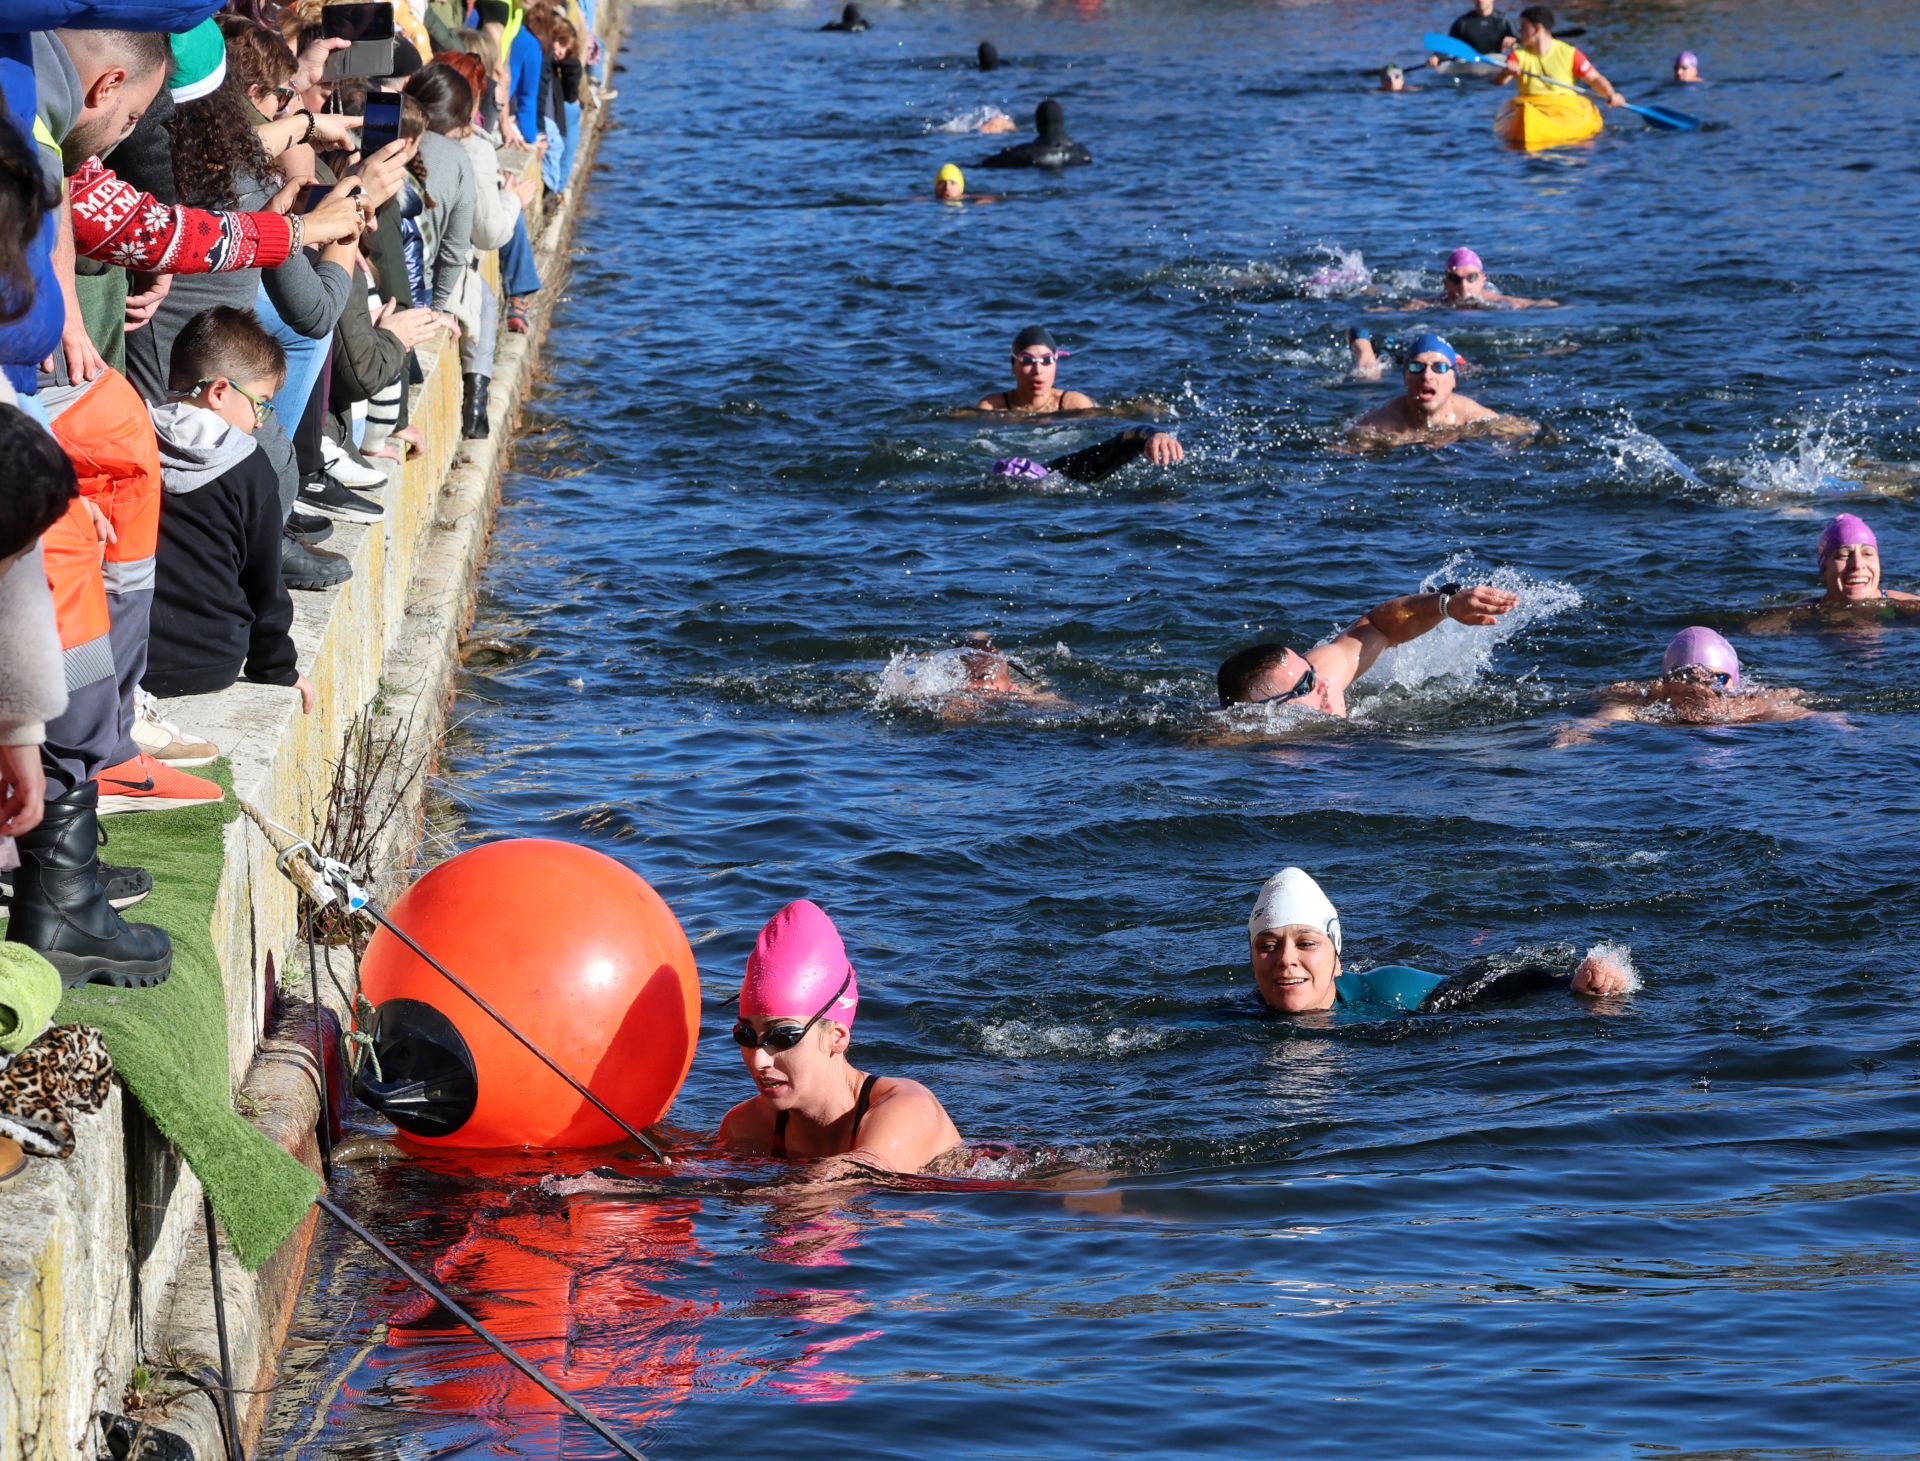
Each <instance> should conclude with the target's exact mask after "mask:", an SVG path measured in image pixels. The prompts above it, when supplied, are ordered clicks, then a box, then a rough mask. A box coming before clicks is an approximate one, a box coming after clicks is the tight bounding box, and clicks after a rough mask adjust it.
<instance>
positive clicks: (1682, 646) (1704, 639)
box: [1660, 624, 1740, 690]
mask: <svg viewBox="0 0 1920 1461" xmlns="http://www.w3.org/2000/svg"><path fill="white" fill-rule="evenodd" d="M1694 666H1698V667H1699V668H1700V669H1703V670H1711V671H1713V672H1714V673H1715V674H1716V675H1725V676H1726V677H1727V688H1728V689H1729V690H1738V689H1739V688H1740V656H1739V655H1737V654H1735V653H1734V650H1733V646H1732V645H1731V644H1728V643H1727V641H1726V640H1724V639H1722V638H1721V637H1720V636H1719V635H1718V634H1716V633H1714V632H1713V630H1711V629H1703V628H1701V627H1700V626H1699V625H1698V624H1695V625H1693V626H1692V627H1690V628H1687V629H1682V630H1681V631H1680V632H1679V633H1678V634H1676V635H1674V636H1673V641H1672V643H1670V644H1668V645H1667V653H1666V655H1665V657H1664V658H1663V659H1661V661H1660V673H1661V674H1663V675H1671V674H1673V673H1674V672H1675V671H1676V670H1684V669H1688V668H1691V667H1694Z"/></svg>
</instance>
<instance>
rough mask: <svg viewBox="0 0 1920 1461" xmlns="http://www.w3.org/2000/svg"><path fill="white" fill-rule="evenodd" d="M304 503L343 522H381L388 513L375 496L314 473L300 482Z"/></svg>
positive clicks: (301, 497)
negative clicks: (363, 494) (356, 490)
mask: <svg viewBox="0 0 1920 1461" xmlns="http://www.w3.org/2000/svg"><path fill="white" fill-rule="evenodd" d="M300 505H301V506H302V507H304V508H306V509H308V510H309V511H310V512H317V513H320V514H322V515H323V516H325V517H330V518H333V519H335V520H336V521H339V522H349V523H377V522H379V521H380V519H381V518H383V517H385V516H386V515H387V510H386V509H385V508H384V507H382V506H381V505H380V504H379V503H377V502H375V501H374V500H373V499H372V498H371V497H362V496H361V495H360V494H359V493H358V492H354V491H351V490H350V489H348V488H345V487H342V486H341V485H340V484H339V483H338V482H336V481H334V480H333V478H331V477H327V476H319V477H311V478H309V479H308V480H306V481H305V482H302V483H301V484H300Z"/></svg>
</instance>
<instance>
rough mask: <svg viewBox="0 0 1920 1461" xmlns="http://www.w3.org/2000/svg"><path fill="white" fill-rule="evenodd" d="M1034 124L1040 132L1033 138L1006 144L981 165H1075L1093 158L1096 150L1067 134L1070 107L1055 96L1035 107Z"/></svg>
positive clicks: (1090, 160)
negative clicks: (1011, 145) (1067, 111)
mask: <svg viewBox="0 0 1920 1461" xmlns="http://www.w3.org/2000/svg"><path fill="white" fill-rule="evenodd" d="M1033 125H1034V129H1035V130H1036V131H1037V132H1038V133H1039V136H1037V137H1036V138H1034V140H1033V141H1031V142H1022V143H1021V144H1020V145H1019V146H1017V147H1008V148H1004V149H1002V150H1001V151H999V152H996V153H994V154H993V156H992V157H988V158H983V159H982V160H981V162H980V166H981V167H1074V166H1077V165H1078V164H1081V163H1087V162H1092V161H1093V154H1092V153H1090V152H1088V151H1087V149H1086V148H1084V147H1082V146H1081V145H1080V144H1079V143H1078V142H1075V141H1074V140H1073V138H1071V137H1069V136H1068V135H1067V114H1066V111H1065V109H1064V108H1063V107H1062V106H1061V105H1060V103H1059V102H1057V101H1055V100H1054V99H1053V98H1052V97H1048V98H1047V99H1046V100H1045V101H1043V102H1041V103H1040V105H1039V106H1037V107H1035V108H1034V110H1033Z"/></svg>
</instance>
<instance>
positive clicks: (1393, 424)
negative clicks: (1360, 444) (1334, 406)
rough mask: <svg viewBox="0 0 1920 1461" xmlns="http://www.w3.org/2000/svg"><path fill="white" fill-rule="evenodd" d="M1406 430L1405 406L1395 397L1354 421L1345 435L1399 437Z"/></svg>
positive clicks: (1403, 434)
mask: <svg viewBox="0 0 1920 1461" xmlns="http://www.w3.org/2000/svg"><path fill="white" fill-rule="evenodd" d="M1408 429H1409V428H1408V426H1407V409H1406V405H1405V403H1404V402H1403V400H1402V399H1401V398H1400V397H1399V396H1395V397H1394V398H1393V399H1392V400H1391V401H1383V402H1381V403H1380V404H1379V405H1378V406H1375V407H1374V408H1373V409H1372V410H1371V411H1369V412H1367V414H1366V415H1364V416H1362V417H1360V418H1359V419H1358V420H1357V421H1355V422H1354V423H1353V425H1351V426H1349V427H1348V428H1347V435H1349V436H1356V437H1358V436H1390V437H1401V436H1405V435H1406V434H1407V431H1408Z"/></svg>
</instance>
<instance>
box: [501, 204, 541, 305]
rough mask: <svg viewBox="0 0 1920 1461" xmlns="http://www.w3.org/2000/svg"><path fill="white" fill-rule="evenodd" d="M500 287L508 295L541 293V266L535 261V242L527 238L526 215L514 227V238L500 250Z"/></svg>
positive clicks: (521, 216) (522, 215)
mask: <svg viewBox="0 0 1920 1461" xmlns="http://www.w3.org/2000/svg"><path fill="white" fill-rule="evenodd" d="M500 285H501V287H502V288H503V289H505V290H506V291H507V293H508V294H538V293H539V292H540V266H539V265H538V264H536V263H534V261H533V240H532V239H530V238H528V237H527V217H526V215H525V214H524V213H523V214H521V215H520V218H519V220H518V221H517V222H516V223H515V224H514V225H513V237H512V238H510V239H508V240H507V243H506V247H505V248H503V249H501V250H500Z"/></svg>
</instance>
